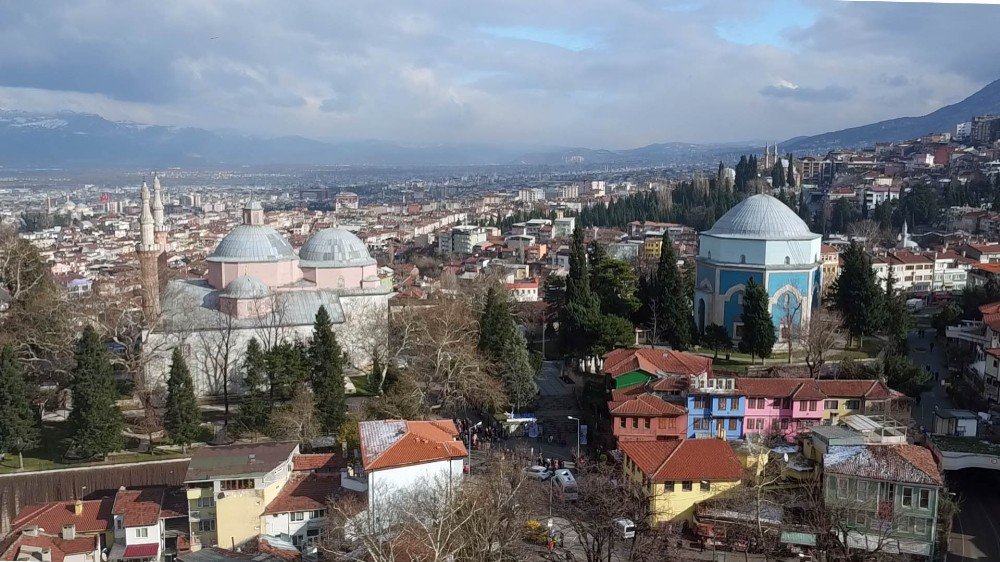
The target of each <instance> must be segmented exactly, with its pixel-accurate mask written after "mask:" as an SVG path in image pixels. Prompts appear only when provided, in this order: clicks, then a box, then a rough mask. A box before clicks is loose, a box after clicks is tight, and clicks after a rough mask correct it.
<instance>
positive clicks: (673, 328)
mask: <svg viewBox="0 0 1000 562" xmlns="http://www.w3.org/2000/svg"><path fill="white" fill-rule="evenodd" d="M685 293H686V290H685V285H684V280H683V279H682V278H681V274H680V271H678V269H677V251H676V250H674V245H673V243H671V241H670V233H669V232H668V231H666V230H664V231H663V242H662V246H661V249H660V263H659V265H658V266H657V269H656V295H657V297H656V300H657V302H656V308H657V316H658V319H657V327H656V328H657V331H658V332H660V333H662V334H665V336H666V340H667V341H668V342H669V343H670V347H672V348H674V349H680V350H683V349H687V347H688V345H689V344H690V342H691V321H692V318H693V316H692V312H691V303H690V302H689V300H688V298H687V296H686V294H685Z"/></svg>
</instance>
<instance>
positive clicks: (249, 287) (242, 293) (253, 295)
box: [220, 275, 271, 299]
mask: <svg viewBox="0 0 1000 562" xmlns="http://www.w3.org/2000/svg"><path fill="white" fill-rule="evenodd" d="M220 294H221V295H222V296H224V297H231V298H234V299H260V298H264V297H266V296H269V295H270V294H271V288H270V287H268V286H267V283H265V282H263V281H261V280H260V279H258V278H256V277H254V276H253V275H241V276H239V277H237V278H236V279H233V280H232V281H230V282H229V284H228V285H226V288H225V289H223V290H222V292H221V293H220Z"/></svg>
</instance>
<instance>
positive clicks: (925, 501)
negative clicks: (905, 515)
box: [917, 490, 931, 509]
mask: <svg viewBox="0 0 1000 562" xmlns="http://www.w3.org/2000/svg"><path fill="white" fill-rule="evenodd" d="M917 507H919V508H920V509H930V507H931V491H930V490H920V496H919V498H918V499H917Z"/></svg>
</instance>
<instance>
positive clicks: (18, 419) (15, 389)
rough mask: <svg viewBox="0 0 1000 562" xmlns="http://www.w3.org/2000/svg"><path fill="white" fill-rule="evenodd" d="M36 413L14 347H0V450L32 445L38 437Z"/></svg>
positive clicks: (19, 448)
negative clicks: (29, 398)
mask: <svg viewBox="0 0 1000 562" xmlns="http://www.w3.org/2000/svg"><path fill="white" fill-rule="evenodd" d="M38 422H39V419H38V413H37V412H36V411H35V409H34V408H32V407H31V402H30V401H29V400H28V390H27V386H26V385H25V382H24V368H23V367H22V365H21V361H20V359H18V357H17V354H16V353H15V352H14V348H13V347H11V346H9V345H5V346H3V348H0V452H6V453H9V452H17V453H18V454H20V453H21V452H22V451H25V450H27V449H31V448H33V447H34V446H35V445H37V444H38V439H39V435H40V432H39V423H38Z"/></svg>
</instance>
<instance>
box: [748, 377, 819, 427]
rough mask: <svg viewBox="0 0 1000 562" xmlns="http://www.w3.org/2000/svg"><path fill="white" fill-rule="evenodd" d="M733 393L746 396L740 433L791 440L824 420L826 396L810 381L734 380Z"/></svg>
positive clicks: (814, 382) (813, 381) (815, 383)
mask: <svg viewBox="0 0 1000 562" xmlns="http://www.w3.org/2000/svg"><path fill="white" fill-rule="evenodd" d="M736 389H737V390H739V391H740V392H741V393H742V394H743V395H744V396H746V400H747V402H746V413H745V415H744V421H743V430H744V433H745V434H747V435H751V434H755V433H763V434H779V435H782V436H784V437H785V438H786V439H789V440H791V439H792V438H794V437H795V436H796V435H798V433H799V432H801V431H803V430H805V429H807V428H809V427H811V426H813V425H817V424H819V423H820V422H821V421H822V419H823V400H824V398H826V395H825V394H824V393H823V391H822V390H820V388H819V385H818V384H817V382H816V381H815V380H813V379H755V378H739V379H736Z"/></svg>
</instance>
